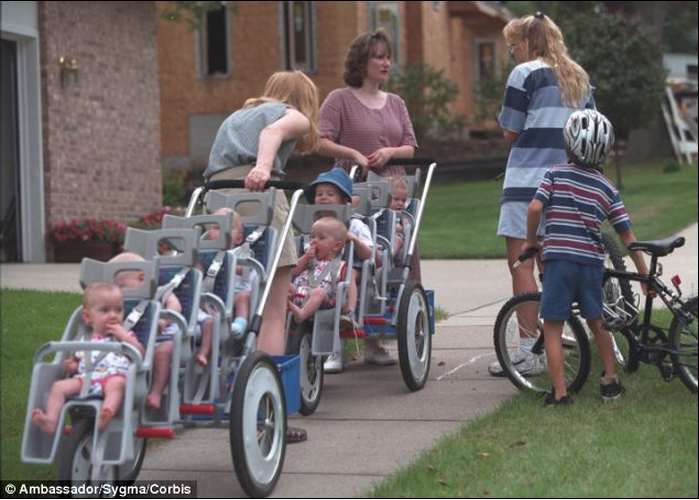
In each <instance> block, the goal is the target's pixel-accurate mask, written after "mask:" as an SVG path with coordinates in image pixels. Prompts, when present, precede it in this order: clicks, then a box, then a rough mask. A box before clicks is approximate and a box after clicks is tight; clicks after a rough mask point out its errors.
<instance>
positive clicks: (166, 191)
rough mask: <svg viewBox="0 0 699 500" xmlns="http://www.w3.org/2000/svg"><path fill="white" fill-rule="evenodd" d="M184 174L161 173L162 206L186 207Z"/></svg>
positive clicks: (180, 172)
mask: <svg viewBox="0 0 699 500" xmlns="http://www.w3.org/2000/svg"><path fill="white" fill-rule="evenodd" d="M186 177H187V174H186V172H182V171H175V170H171V171H167V172H163V205H165V206H180V205H186V204H187V199H186Z"/></svg>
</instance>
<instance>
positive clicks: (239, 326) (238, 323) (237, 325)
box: [231, 316, 248, 336]
mask: <svg viewBox="0 0 699 500" xmlns="http://www.w3.org/2000/svg"><path fill="white" fill-rule="evenodd" d="M247 327H248V320H247V319H245V318H243V317H242V316H238V317H237V318H235V319H234V320H233V323H232V324H231V332H233V335H236V336H238V335H242V334H244V333H245V330H246V329H247Z"/></svg>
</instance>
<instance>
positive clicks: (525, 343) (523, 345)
mask: <svg viewBox="0 0 699 500" xmlns="http://www.w3.org/2000/svg"><path fill="white" fill-rule="evenodd" d="M535 341H536V339H535V338H533V337H520V339H519V347H520V349H522V350H523V351H527V352H532V347H534V342H535Z"/></svg>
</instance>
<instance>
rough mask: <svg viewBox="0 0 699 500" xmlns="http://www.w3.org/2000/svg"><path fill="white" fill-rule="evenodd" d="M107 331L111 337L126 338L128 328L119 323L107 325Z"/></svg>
mask: <svg viewBox="0 0 699 500" xmlns="http://www.w3.org/2000/svg"><path fill="white" fill-rule="evenodd" d="M105 331H106V333H107V335H109V336H110V337H114V338H115V339H117V340H124V339H125V338H126V335H127V333H126V330H124V325H122V324H119V323H113V324H111V325H107V327H106V328H105Z"/></svg>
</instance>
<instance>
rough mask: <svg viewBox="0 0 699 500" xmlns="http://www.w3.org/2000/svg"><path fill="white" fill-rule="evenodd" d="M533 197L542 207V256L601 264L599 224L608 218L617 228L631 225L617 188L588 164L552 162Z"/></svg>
mask: <svg viewBox="0 0 699 500" xmlns="http://www.w3.org/2000/svg"><path fill="white" fill-rule="evenodd" d="M534 199H537V200H539V201H541V202H542V203H543V204H544V207H545V209H546V235H545V239H544V252H543V260H544V261H546V260H554V259H559V260H568V261H573V262H578V263H580V264H585V265H594V266H598V265H603V264H604V248H603V247H602V242H601V235H600V226H601V225H602V223H603V222H604V221H605V220H607V219H609V222H610V223H611V225H612V227H614V229H615V230H616V231H617V232H622V231H624V230H626V229H629V228H630V227H631V219H630V218H629V214H628V213H627V212H626V208H625V207H624V203H623V202H622V201H621V197H620V196H619V192H618V191H617V190H616V188H615V187H614V185H613V184H612V183H611V181H610V180H609V179H607V178H606V177H605V176H604V174H602V173H601V172H599V171H597V170H595V169H592V168H583V167H579V166H577V165H573V164H566V165H555V166H554V167H553V168H552V169H551V170H549V171H548V172H547V173H546V174H545V175H544V180H543V181H542V182H541V186H540V187H539V189H538V191H537V192H536V195H535V196H534Z"/></svg>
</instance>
